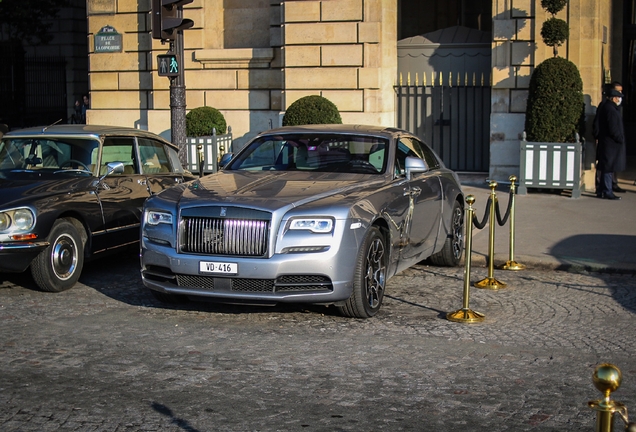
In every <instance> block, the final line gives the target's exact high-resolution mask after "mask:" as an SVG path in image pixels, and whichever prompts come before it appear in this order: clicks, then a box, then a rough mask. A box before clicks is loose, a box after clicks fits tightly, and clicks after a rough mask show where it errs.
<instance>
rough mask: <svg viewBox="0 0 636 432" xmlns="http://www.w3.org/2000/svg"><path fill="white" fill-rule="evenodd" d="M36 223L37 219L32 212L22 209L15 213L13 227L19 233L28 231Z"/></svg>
mask: <svg viewBox="0 0 636 432" xmlns="http://www.w3.org/2000/svg"><path fill="white" fill-rule="evenodd" d="M34 222H35V217H34V216H33V213H32V212H31V210H29V209H26V208H22V209H17V210H16V211H15V212H14V213H13V225H14V226H15V229H16V230H19V231H27V230H30V229H31V228H32V227H33V223H34Z"/></svg>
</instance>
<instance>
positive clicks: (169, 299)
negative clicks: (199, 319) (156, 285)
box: [150, 290, 187, 304]
mask: <svg viewBox="0 0 636 432" xmlns="http://www.w3.org/2000/svg"><path fill="white" fill-rule="evenodd" d="M150 292H151V293H152V295H153V296H154V297H155V298H156V299H157V300H159V301H160V302H162V303H167V304H179V303H184V302H185V301H186V300H187V297H186V296H184V295H180V294H168V293H165V292H161V291H155V290H150Z"/></svg>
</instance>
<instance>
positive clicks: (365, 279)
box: [339, 227, 387, 318]
mask: <svg viewBox="0 0 636 432" xmlns="http://www.w3.org/2000/svg"><path fill="white" fill-rule="evenodd" d="M386 263H387V251H386V245H385V241H384V237H383V236H382V233H381V232H380V230H379V229H378V228H377V227H371V229H370V230H369V231H368V232H367V234H366V237H365V239H364V242H363V243H362V248H361V249H360V252H359V253H358V260H357V263H356V269H355V274H354V276H353V293H352V294H351V297H349V299H347V301H346V303H345V305H344V306H340V307H339V310H340V313H341V314H343V315H344V316H348V317H353V318H369V317H372V316H374V315H375V314H376V313H377V312H378V311H379V310H380V306H382V299H383V298H384V288H385V284H386Z"/></svg>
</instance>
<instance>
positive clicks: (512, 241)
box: [500, 175, 526, 271]
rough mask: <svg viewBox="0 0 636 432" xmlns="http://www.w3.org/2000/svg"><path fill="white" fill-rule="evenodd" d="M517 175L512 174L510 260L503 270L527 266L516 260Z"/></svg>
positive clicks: (522, 268)
mask: <svg viewBox="0 0 636 432" xmlns="http://www.w3.org/2000/svg"><path fill="white" fill-rule="evenodd" d="M516 181H517V176H514V175H512V176H510V200H511V205H510V247H509V249H508V251H509V256H508V261H506V263H505V264H504V265H502V266H501V267H500V268H501V269H502V270H513V271H516V270H524V269H525V268H526V266H525V265H524V264H521V263H518V262H516V261H515V182H516Z"/></svg>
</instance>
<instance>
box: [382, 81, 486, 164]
mask: <svg viewBox="0 0 636 432" xmlns="http://www.w3.org/2000/svg"><path fill="white" fill-rule="evenodd" d="M395 93H396V97H397V119H396V124H397V126H398V127H399V128H401V129H405V130H408V131H409V132H411V133H413V134H415V135H417V136H418V137H419V138H421V139H422V140H423V141H424V142H426V143H427V144H428V145H429V146H431V147H432V148H433V150H435V152H436V153H437V154H438V155H439V156H440V157H441V158H442V160H443V161H444V163H445V164H446V166H447V167H449V168H451V169H453V170H456V171H464V172H487V171H488V169H489V163H490V156H489V155H490V106H491V100H490V94H491V87H490V82H489V79H487V77H484V76H480V77H477V76H475V75H473V76H472V77H471V76H468V75H464V76H459V75H457V76H453V75H452V74H449V75H448V76H447V77H445V76H442V74H437V75H436V74H432V75H430V76H428V77H427V75H426V74H423V75H422V76H421V77H420V76H419V75H415V76H414V77H411V76H410V74H409V75H408V76H407V77H406V83H404V79H403V77H400V80H399V84H398V85H396V86H395Z"/></svg>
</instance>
